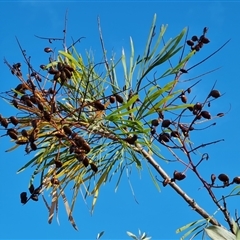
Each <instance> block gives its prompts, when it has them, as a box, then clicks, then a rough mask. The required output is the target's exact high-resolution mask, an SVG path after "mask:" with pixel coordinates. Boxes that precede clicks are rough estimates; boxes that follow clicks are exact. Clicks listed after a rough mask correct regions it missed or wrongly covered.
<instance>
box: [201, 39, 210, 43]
mask: <svg viewBox="0 0 240 240" xmlns="http://www.w3.org/2000/svg"><path fill="white" fill-rule="evenodd" d="M201 42H202V43H204V44H208V43H209V42H210V40H209V39H208V38H206V37H203V38H201Z"/></svg>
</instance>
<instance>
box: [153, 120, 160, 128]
mask: <svg viewBox="0 0 240 240" xmlns="http://www.w3.org/2000/svg"><path fill="white" fill-rule="evenodd" d="M158 125H159V121H158V119H153V120H152V126H154V127H157V126H158Z"/></svg>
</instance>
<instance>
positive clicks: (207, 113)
mask: <svg viewBox="0 0 240 240" xmlns="http://www.w3.org/2000/svg"><path fill="white" fill-rule="evenodd" d="M201 116H202V117H203V118H206V119H211V115H210V113H209V112H208V111H202V112H201Z"/></svg>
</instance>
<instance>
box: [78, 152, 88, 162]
mask: <svg viewBox="0 0 240 240" xmlns="http://www.w3.org/2000/svg"><path fill="white" fill-rule="evenodd" d="M85 158H86V154H85V153H81V154H78V155H77V160H78V161H79V162H82V161H83V160H84V159H85Z"/></svg>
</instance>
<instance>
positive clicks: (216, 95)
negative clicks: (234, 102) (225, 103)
mask: <svg viewBox="0 0 240 240" xmlns="http://www.w3.org/2000/svg"><path fill="white" fill-rule="evenodd" d="M220 96H221V94H220V92H219V91H218V90H212V91H211V92H210V93H209V97H213V98H219V97H220Z"/></svg>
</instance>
